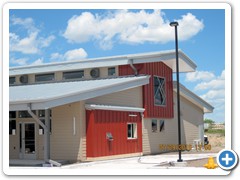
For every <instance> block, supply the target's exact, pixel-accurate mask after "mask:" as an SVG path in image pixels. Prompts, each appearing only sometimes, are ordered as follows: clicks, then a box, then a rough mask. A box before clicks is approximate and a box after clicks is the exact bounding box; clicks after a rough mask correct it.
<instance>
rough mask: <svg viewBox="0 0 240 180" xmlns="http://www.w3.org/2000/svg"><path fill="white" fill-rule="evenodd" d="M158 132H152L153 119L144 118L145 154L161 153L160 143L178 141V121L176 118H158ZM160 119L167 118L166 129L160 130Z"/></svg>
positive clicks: (174, 142)
mask: <svg viewBox="0 0 240 180" xmlns="http://www.w3.org/2000/svg"><path fill="white" fill-rule="evenodd" d="M157 120H158V121H157V123H158V124H157V132H152V119H148V118H147V119H144V121H143V122H144V123H143V154H155V153H160V152H161V151H160V148H159V146H160V144H176V143H177V133H176V132H177V131H176V130H177V123H176V121H175V120H174V119H157ZM159 120H165V130H164V131H162V132H160V131H159Z"/></svg>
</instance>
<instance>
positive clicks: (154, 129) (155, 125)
mask: <svg viewBox="0 0 240 180" xmlns="http://www.w3.org/2000/svg"><path fill="white" fill-rule="evenodd" d="M152 132H157V120H156V119H153V120H152Z"/></svg>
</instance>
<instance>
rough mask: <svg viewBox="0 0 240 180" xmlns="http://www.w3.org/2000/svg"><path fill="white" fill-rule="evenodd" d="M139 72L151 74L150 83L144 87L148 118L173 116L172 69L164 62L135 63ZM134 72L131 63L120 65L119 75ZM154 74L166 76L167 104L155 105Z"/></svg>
mask: <svg viewBox="0 0 240 180" xmlns="http://www.w3.org/2000/svg"><path fill="white" fill-rule="evenodd" d="M134 66H135V67H136V68H137V70H138V72H139V74H147V75H151V78H150V82H149V84H147V85H145V86H144V87H143V106H144V108H145V111H144V117H146V118H173V116H174V114H173V83H172V69H171V68H169V67H168V66H167V65H165V64H164V63H163V62H153V63H144V64H134ZM133 74H134V72H133V70H132V68H131V67H130V66H129V65H122V66H119V76H124V75H133ZM154 75H156V76H160V77H164V78H165V80H166V105H164V106H155V105H154V83H153V77H154Z"/></svg>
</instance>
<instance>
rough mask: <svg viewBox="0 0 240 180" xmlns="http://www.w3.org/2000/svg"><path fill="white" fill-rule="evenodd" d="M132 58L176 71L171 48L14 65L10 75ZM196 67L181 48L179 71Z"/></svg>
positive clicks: (109, 63) (104, 64)
mask: <svg viewBox="0 0 240 180" xmlns="http://www.w3.org/2000/svg"><path fill="white" fill-rule="evenodd" d="M130 60H133V64H140V63H149V62H160V61H161V62H163V63H165V64H166V65H167V66H169V67H170V68H171V69H172V70H173V72H175V71H176V54H175V50H170V51H160V52H151V53H141V54H129V55H121V56H110V57H102V58H94V59H86V60H79V61H71V62H69V61H68V62H61V63H46V64H42V65H30V66H22V67H12V68H10V69H9V75H10V76H15V75H22V74H36V73H48V72H56V71H72V70H79V69H87V68H99V67H111V66H119V65H127V64H130ZM196 67H197V66H196V64H195V63H194V62H193V61H192V60H191V59H190V58H189V57H188V56H187V55H186V54H184V53H183V52H182V51H181V50H179V72H191V71H195V69H196Z"/></svg>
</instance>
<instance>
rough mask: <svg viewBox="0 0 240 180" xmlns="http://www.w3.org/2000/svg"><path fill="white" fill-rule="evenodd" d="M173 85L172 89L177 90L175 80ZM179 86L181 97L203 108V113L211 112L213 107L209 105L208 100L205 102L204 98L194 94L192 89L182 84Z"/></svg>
mask: <svg viewBox="0 0 240 180" xmlns="http://www.w3.org/2000/svg"><path fill="white" fill-rule="evenodd" d="M173 86H174V91H175V92H177V82H176V81H174V82H173ZM179 88H180V95H181V96H182V97H184V98H186V99H188V100H189V101H191V102H192V103H194V104H196V105H197V106H198V107H200V108H201V109H203V112H204V113H212V112H213V110H214V107H213V106H212V105H210V104H209V103H208V102H206V101H205V100H203V99H202V98H201V97H199V96H197V95H196V94H194V93H193V92H192V91H190V90H189V89H187V88H186V87H185V86H183V85H182V84H179Z"/></svg>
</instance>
